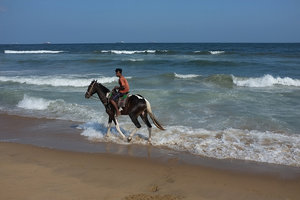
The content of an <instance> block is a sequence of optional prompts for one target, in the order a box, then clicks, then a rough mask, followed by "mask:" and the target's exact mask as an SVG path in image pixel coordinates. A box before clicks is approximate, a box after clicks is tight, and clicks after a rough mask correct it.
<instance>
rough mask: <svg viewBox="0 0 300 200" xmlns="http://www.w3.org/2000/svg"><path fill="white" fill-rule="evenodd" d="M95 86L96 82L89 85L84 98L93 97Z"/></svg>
mask: <svg viewBox="0 0 300 200" xmlns="http://www.w3.org/2000/svg"><path fill="white" fill-rule="evenodd" d="M95 84H97V81H96V80H93V81H92V82H91V84H90V85H89V87H88V89H87V91H86V93H85V98H87V99H88V98H90V97H91V96H93V94H95V93H96V87H95Z"/></svg>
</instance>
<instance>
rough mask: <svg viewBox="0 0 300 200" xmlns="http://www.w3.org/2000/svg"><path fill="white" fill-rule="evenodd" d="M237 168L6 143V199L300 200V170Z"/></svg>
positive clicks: (1, 154) (0, 155)
mask: <svg viewBox="0 0 300 200" xmlns="http://www.w3.org/2000/svg"><path fill="white" fill-rule="evenodd" d="M2 117H3V116H2ZM37 121H38V120H37ZM37 121H34V122H33V121H31V120H28V122H26V120H22V121H21V122H20V123H19V125H18V126H19V127H24V126H25V125H26V124H27V125H28V124H30V123H31V124H33V125H34V126H36V125H37V124H36V123H37ZM42 121H43V120H42ZM0 124H1V123H0ZM6 124H7V125H9V123H8V122H7V123H6ZM12 124H13V123H12ZM20 124H23V125H20ZM28 126H29V125H28ZM48 128H49V127H48ZM56 128H57V127H56ZM7 130H12V128H11V129H10V128H9V126H8V127H6V128H4V127H3V123H2V127H0V136H1V134H2V135H3V134H4V135H5V134H7ZM4 132H5V133H4ZM0 139H1V137H0ZM233 169H234V167H233V168H232V169H231V170H230V169H217V168H214V167H207V166H206V167H205V166H201V165H191V164H184V163H182V162H178V159H176V158H170V159H167V161H165V160H164V161H162V160H159V159H148V158H137V157H132V156H126V155H115V154H108V153H79V152H72V151H63V150H55V149H48V148H41V147H36V146H31V145H25V144H16V143H7V142H0V177H1V179H0V199H1V200H2V199H3V200H8V199H17V200H18V199H22V200H23V199H24V200H26V199H30V200H35V199H38V200H44V199H51V200H54V199H63V200H68V199H72V200H75V199H84V200H88V199H100V200H105V199H108V200H118V199H120V200H150V199H151V200H158V199H159V200H175V199H184V200H185V199H195V200H201V199H230V200H232V199H249V200H253V199H255V200H256V199H270V200H276V199H283V200H298V199H299V197H300V177H299V172H300V170H298V169H296V170H295V172H296V173H295V172H293V173H292V174H294V176H289V177H282V176H281V175H279V174H276V173H256V172H251V171H247V170H246V171H241V170H239V171H235V170H233ZM288 169H289V168H288V167H287V170H288Z"/></svg>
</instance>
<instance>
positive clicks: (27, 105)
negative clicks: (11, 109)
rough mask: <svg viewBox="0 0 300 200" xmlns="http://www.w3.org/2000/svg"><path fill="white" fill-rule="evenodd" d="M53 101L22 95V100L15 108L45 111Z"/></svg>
mask: <svg viewBox="0 0 300 200" xmlns="http://www.w3.org/2000/svg"><path fill="white" fill-rule="evenodd" d="M53 102H54V101H50V100H46V99H43V98H37V97H30V96H28V95H26V94H25V95H24V97H23V99H22V100H21V101H20V102H19V103H18V104H17V107H19V108H24V109H28V110H46V109H47V108H48V106H49V105H50V104H51V103H53Z"/></svg>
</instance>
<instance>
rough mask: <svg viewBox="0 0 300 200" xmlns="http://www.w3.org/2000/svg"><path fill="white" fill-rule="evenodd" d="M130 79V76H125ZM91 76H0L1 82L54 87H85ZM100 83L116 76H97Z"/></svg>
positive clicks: (111, 80)
mask: <svg viewBox="0 0 300 200" xmlns="http://www.w3.org/2000/svg"><path fill="white" fill-rule="evenodd" d="M126 78H128V79H130V78H131V77H126ZM91 80H92V79H91V78H80V77H78V76H66V77H64V76H27V77H24V76H0V81H2V82H14V83H21V84H31V85H50V86H54V87H65V86H71V87H86V86H88V85H89V84H90V83H91ZM97 80H98V82H100V83H112V82H115V81H117V80H118V78H117V77H99V78H98V79H97Z"/></svg>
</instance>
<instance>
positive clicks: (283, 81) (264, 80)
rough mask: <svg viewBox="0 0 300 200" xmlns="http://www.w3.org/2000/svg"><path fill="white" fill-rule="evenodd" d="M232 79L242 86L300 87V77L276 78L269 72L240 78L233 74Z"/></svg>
mask: <svg viewBox="0 0 300 200" xmlns="http://www.w3.org/2000/svg"><path fill="white" fill-rule="evenodd" d="M232 79H233V83H234V84H235V85H237V86H241V87H271V86H274V85H283V86H295V87H300V80H299V79H292V78H290V77H284V78H281V77H276V78H274V77H273V76H272V75H269V74H267V75H264V76H263V77H258V78H239V77H235V76H232Z"/></svg>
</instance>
